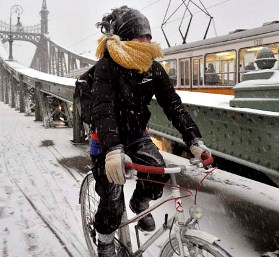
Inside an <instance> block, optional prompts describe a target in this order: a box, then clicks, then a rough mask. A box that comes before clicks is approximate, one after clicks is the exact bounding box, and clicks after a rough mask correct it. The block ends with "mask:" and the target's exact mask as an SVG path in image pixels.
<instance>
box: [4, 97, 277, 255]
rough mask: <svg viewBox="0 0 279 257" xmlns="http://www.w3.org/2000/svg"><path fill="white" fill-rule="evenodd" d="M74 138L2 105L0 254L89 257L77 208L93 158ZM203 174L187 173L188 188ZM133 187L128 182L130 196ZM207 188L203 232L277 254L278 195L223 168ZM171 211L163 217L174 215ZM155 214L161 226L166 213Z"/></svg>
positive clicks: (246, 249)
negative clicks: (84, 172) (84, 178)
mask: <svg viewBox="0 0 279 257" xmlns="http://www.w3.org/2000/svg"><path fill="white" fill-rule="evenodd" d="M71 139H72V130H71V129H69V128H55V129H44V127H43V126H42V123H41V122H34V117H25V116H24V115H23V114H20V113H18V112H16V111H14V110H13V109H11V108H10V107H8V106H7V105H4V104H3V103H2V102H0V239H1V241H0V245H1V247H0V256H3V257H29V256H59V257H63V256H75V257H76V256H77V257H78V256H83V257H87V256H89V253H88V251H87V247H86V244H85V240H84V237H83V234H82V227H81V220H80V206H79V204H78V197H79V187H80V183H81V181H82V178H83V174H82V173H79V172H78V170H84V169H85V167H84V163H86V161H89V159H88V156H87V153H86V151H85V149H82V147H76V146H74V145H72V144H71V143H70V140H71ZM166 157H167V158H169V159H172V156H171V155H168V154H166ZM177 160H180V161H182V158H178V159H176V161H177ZM202 176H203V175H202V174H189V176H188V182H189V183H188V185H187V187H190V188H191V187H193V184H194V183H196V182H197V181H199V180H200V179H201V178H202ZM133 186H134V182H133V181H128V182H127V185H126V188H127V189H128V190H127V192H126V195H127V198H129V196H130V195H131V194H132V187H133ZM202 189H203V192H201V193H200V194H199V195H198V200H199V201H198V202H199V203H200V204H201V205H202V206H203V207H205V209H206V217H205V218H204V219H203V220H202V222H201V228H202V229H203V230H205V231H207V232H210V233H212V234H214V235H216V236H219V237H220V238H221V241H222V245H223V246H224V247H225V248H226V249H227V250H228V251H229V252H230V253H231V254H233V256H237V257H254V256H255V257H256V256H260V253H262V252H263V251H274V250H277V249H279V245H278V244H279V243H278V242H279V240H278V239H279V190H278V189H276V188H273V187H270V186H266V185H262V184H260V183H258V182H253V181H249V180H248V179H244V178H240V177H238V176H232V175H230V174H227V173H223V172H222V171H219V170H216V172H215V173H214V174H213V175H212V176H211V177H210V179H209V180H207V181H206V182H205V183H204V184H203V186H202ZM192 200H193V199H190V198H189V199H187V200H186V202H187V204H190V203H191V202H192ZM171 205H172V203H168V205H167V206H164V208H163V212H165V211H166V212H169V213H171V212H172V211H170V210H171ZM128 214H130V213H128ZM154 215H155V218H156V222H157V224H160V223H162V220H163V215H162V209H158V210H156V211H155V213H154ZM142 237H143V238H144V239H146V238H148V235H145V236H142ZM160 245H161V241H158V242H156V244H155V245H154V247H153V248H152V249H150V250H149V251H147V253H146V254H145V255H144V256H146V257H147V256H156V255H154V253H156V252H158V250H159V248H160ZM276 247H277V248H276Z"/></svg>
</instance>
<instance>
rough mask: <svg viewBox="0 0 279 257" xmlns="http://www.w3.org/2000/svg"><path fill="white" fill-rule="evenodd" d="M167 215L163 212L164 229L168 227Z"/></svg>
mask: <svg viewBox="0 0 279 257" xmlns="http://www.w3.org/2000/svg"><path fill="white" fill-rule="evenodd" d="M168 217H169V215H168V214H167V213H166V214H165V222H164V224H163V227H164V229H167V228H168Z"/></svg>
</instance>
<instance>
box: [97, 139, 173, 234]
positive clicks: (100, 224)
mask: <svg viewBox="0 0 279 257" xmlns="http://www.w3.org/2000/svg"><path fill="white" fill-rule="evenodd" d="M125 153H126V154H127V155H128V156H129V157H130V158H131V159H132V161H133V162H134V163H138V164H145V165H152V166H165V162H164V159H163V157H162V155H161V154H160V152H159V149H158V148H157V146H156V145H155V144H154V143H153V142H152V140H151V139H145V140H144V141H139V142H135V143H133V144H131V145H129V146H128V147H126V148H125ZM92 160H93V174H94V178H95V180H96V188H95V189H96V192H97V193H98V195H99V196H100V203H99V207H98V211H97V213H96V215H95V228H96V230H97V232H99V233H101V234H110V233H112V232H113V231H115V230H116V229H117V228H118V226H119V225H120V223H121V217H122V214H123V212H124V194H123V186H122V185H116V184H114V183H109V181H108V180H107V177H106V174H105V156H103V155H102V156H99V157H94V158H92ZM138 177H139V178H148V179H151V180H156V181H160V182H167V181H168V179H169V175H154V174H146V173H145V174H143V173H139V174H138ZM124 186H125V185H124ZM163 187H164V186H163V185H161V184H157V183H151V182H147V181H141V180H138V181H137V183H136V188H135V190H134V193H133V195H134V197H136V198H137V199H138V200H139V201H149V200H156V199H158V198H160V197H161V196H162V193H163Z"/></svg>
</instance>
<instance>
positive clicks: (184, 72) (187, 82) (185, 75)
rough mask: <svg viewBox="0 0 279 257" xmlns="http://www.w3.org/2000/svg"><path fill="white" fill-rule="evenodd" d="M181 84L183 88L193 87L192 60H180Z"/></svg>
mask: <svg viewBox="0 0 279 257" xmlns="http://www.w3.org/2000/svg"><path fill="white" fill-rule="evenodd" d="M179 62H180V63H179V64H180V65H179V66H180V78H181V81H180V84H181V87H182V88H190V86H191V65H190V58H188V59H180V60H179Z"/></svg>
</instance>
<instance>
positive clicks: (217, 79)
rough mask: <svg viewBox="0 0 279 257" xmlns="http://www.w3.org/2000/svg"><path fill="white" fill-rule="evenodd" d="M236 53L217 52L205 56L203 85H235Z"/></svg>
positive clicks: (233, 51)
mask: <svg viewBox="0 0 279 257" xmlns="http://www.w3.org/2000/svg"><path fill="white" fill-rule="evenodd" d="M235 64H236V51H235V50H232V51H226V52H218V53H213V54H207V55H206V56H205V75H204V79H205V85H220V86H232V85H234V84H235V82H236V81H235V78H236V76H235V75H236V73H235Z"/></svg>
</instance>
